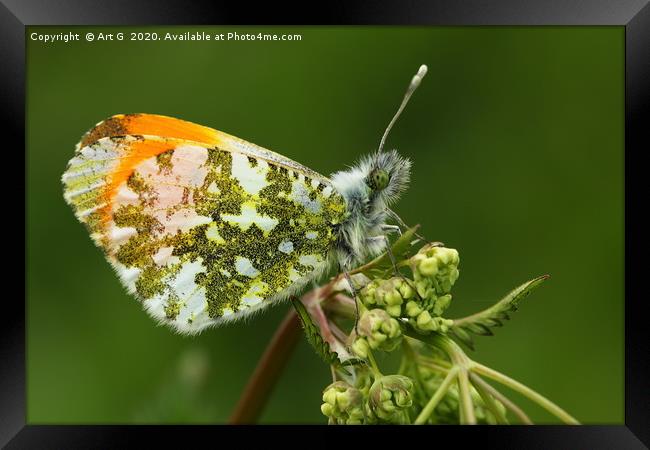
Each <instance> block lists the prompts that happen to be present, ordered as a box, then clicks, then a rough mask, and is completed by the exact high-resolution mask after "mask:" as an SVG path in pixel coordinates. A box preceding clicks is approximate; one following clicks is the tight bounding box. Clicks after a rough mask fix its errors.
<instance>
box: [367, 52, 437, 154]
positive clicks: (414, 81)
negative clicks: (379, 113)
mask: <svg viewBox="0 0 650 450" xmlns="http://www.w3.org/2000/svg"><path fill="white" fill-rule="evenodd" d="M427 70H428V68H427V66H426V65H425V64H422V65H421V66H420V69H419V70H418V73H416V74H415V75H414V76H413V79H412V80H411V84H409V87H408V89H406V93H405V94H404V99H403V100H402V104H401V105H399V109H398V110H397V112H396V113H395V115H394V116H393V119H392V120H391V121H390V123H389V124H388V126H387V127H386V131H384V135H383V136H382V137H381V142H380V143H379V150H377V153H380V152H381V151H382V149H383V148H384V144H385V143H386V138H387V137H388V133H390V130H391V128H393V125H394V124H395V122H397V118H398V117H399V116H400V114H402V111H404V107H406V104H407V103H408V102H409V99H410V98H411V95H413V92H415V90H416V89H417V88H418V86H419V85H420V83H421V82H422V78H424V76H425V75H426V74H427Z"/></svg>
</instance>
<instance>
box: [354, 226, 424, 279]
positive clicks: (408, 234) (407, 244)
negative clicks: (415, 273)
mask: <svg viewBox="0 0 650 450" xmlns="http://www.w3.org/2000/svg"><path fill="white" fill-rule="evenodd" d="M418 228H420V225H415V226H414V227H412V228H409V229H408V230H406V231H405V232H404V233H402V235H401V236H400V237H399V238H398V239H397V240H396V241H395V242H394V243H393V245H392V246H391V251H392V253H393V256H394V257H395V261H396V262H397V263H399V262H400V261H402V260H404V259H406V258H409V257H410V256H411V255H412V254H414V253H415V251H414V250H416V244H417V243H419V242H421V240H420V239H419V238H418V237H417V235H416V232H417V229H418ZM392 270H393V263H392V262H391V260H390V256H389V255H388V252H384V253H382V254H381V255H379V256H378V257H376V258H375V259H373V260H372V261H370V262H369V263H367V264H364V265H363V266H361V267H359V268H358V269H356V270H354V271H353V272H352V273H359V272H362V273H363V274H365V275H367V276H369V277H371V278H372V277H380V276H382V275H384V274H385V273H386V272H392Z"/></svg>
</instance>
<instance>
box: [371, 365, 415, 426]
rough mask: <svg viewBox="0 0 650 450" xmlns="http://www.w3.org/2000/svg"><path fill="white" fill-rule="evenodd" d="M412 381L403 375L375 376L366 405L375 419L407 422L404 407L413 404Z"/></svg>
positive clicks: (388, 421)
mask: <svg viewBox="0 0 650 450" xmlns="http://www.w3.org/2000/svg"><path fill="white" fill-rule="evenodd" d="M412 391H413V382H412V381H411V379H410V378H408V377H405V376H403V375H388V376H384V377H381V378H377V379H376V380H375V382H374V383H373V384H372V386H371V387H370V392H369V397H368V406H369V409H370V411H371V412H372V413H373V414H374V416H375V417H377V419H379V420H380V421H382V422H386V423H399V424H402V423H407V422H408V416H407V414H406V409H408V408H410V407H411V405H412V404H413V400H412Z"/></svg>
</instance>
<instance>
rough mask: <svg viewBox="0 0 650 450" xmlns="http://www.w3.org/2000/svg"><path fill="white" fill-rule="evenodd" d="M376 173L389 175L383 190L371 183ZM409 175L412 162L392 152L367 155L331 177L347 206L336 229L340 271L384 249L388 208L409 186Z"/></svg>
mask: <svg viewBox="0 0 650 450" xmlns="http://www.w3.org/2000/svg"><path fill="white" fill-rule="evenodd" d="M377 170H380V171H385V172H386V173H387V175H388V183H387V185H386V186H385V187H384V188H383V189H377V188H375V187H373V186H372V182H370V176H371V174H372V173H373V171H377ZM410 172H411V162H410V161H409V160H408V159H406V158H403V157H401V156H400V155H399V154H398V153H397V152H396V151H395V150H391V151H389V152H378V153H375V154H373V155H370V156H366V157H365V158H363V159H361V161H359V163H358V164H356V165H355V166H353V167H352V168H350V169H349V170H345V171H341V172H336V173H335V174H333V175H332V185H333V186H334V188H335V189H336V190H337V191H338V192H339V193H340V194H341V195H342V196H343V198H344V199H345V202H346V206H347V215H346V218H345V219H344V221H343V222H342V223H341V225H340V226H339V229H338V242H337V249H336V250H337V259H338V262H339V265H340V266H341V268H342V269H344V270H349V269H351V268H352V267H353V266H354V265H355V264H359V263H361V262H363V261H364V260H366V259H367V258H370V257H373V256H376V255H378V254H380V253H381V252H382V251H384V250H385V248H386V240H385V239H382V238H381V237H382V236H383V235H384V231H383V230H382V226H383V225H385V224H386V221H387V219H388V217H389V216H388V208H389V207H390V205H391V204H393V203H394V202H395V201H396V200H397V199H398V198H399V196H400V194H401V193H402V192H403V191H404V190H405V189H406V187H407V186H408V182H409V178H410ZM378 237H380V238H379V239H378Z"/></svg>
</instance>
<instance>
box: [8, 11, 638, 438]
mask: <svg viewBox="0 0 650 450" xmlns="http://www.w3.org/2000/svg"><path fill="white" fill-rule="evenodd" d="M269 23H276V24H285V25H289V24H301V25H324V24H327V25H331V24H343V25H344V24H350V25H379V24H381V25H432V26H458V25H539V26H544V25H572V26H580V25H603V26H605V25H609V26H622V27H624V28H625V184H626V186H625V227H626V229H625V233H626V234H625V236H626V238H625V255H626V267H625V290H626V293H625V294H626V301H625V425H619V426H615V425H599V426H535V427H524V426H516V427H490V428H486V427H474V428H471V429H468V427H464V428H462V429H460V428H459V427H437V428H436V429H435V431H431V429H428V430H427V429H426V427H416V429H411V430H409V431H408V432H407V433H408V434H407V436H409V440H411V439H413V438H422V437H425V436H424V435H423V434H422V433H427V436H429V439H432V438H431V436H432V434H435V436H436V437H435V441H431V442H432V443H434V442H438V439H443V436H444V438H453V439H454V441H456V442H460V441H459V439H461V438H462V439H471V440H474V441H480V442H482V443H491V444H493V445H494V446H497V447H499V448H571V449H577V448H589V449H594V448H616V449H623V448H647V447H646V445H647V443H649V442H650V420H649V419H650V416H649V414H648V411H649V407H648V406H649V404H650V401H649V400H650V396H649V395H648V394H649V392H650V391H649V389H648V387H647V380H648V375H649V372H648V351H647V347H646V346H647V344H648V342H649V339H648V327H647V326H646V324H645V322H646V320H645V317H644V315H643V302H644V301H646V300H645V299H644V298H643V297H642V296H641V295H636V294H637V292H639V293H640V291H641V290H640V286H641V283H643V281H644V280H643V278H642V277H641V276H640V275H641V270H643V264H642V263H641V264H634V263H633V262H632V261H635V260H636V259H637V257H638V256H640V254H641V252H643V249H644V247H645V246H644V245H643V244H644V238H643V233H642V229H643V227H644V225H645V223H644V221H643V220H642V218H640V217H639V218H637V217H634V214H635V210H636V209H637V205H640V204H642V203H641V202H643V197H642V195H643V194H642V192H643V190H641V189H637V188H636V187H635V186H634V184H636V183H637V182H638V181H639V179H640V172H641V170H643V169H642V166H641V164H640V163H639V158H640V156H641V155H642V154H643V151H644V150H647V149H648V148H649V147H650V145H649V144H650V142H649V138H648V132H647V124H648V123H649V122H648V114H647V112H648V103H649V102H648V101H649V99H650V6H648V0H618V1H609V0H591V1H588V0H573V1H563V0H552V1H535V0H502V1H496V0H494V1H490V0H462V1H461V0H444V1H435V2H424V1H419V2H418V1H416V0H408V1H399V0H390V1H386V0H384V1H381V2H378V1H372V0H366V1H352V0H348V1H332V2H319V3H304V4H302V5H289V4H287V5H285V6H281V5H277V4H275V3H270V2H269V3H267V4H259V5H252V4H248V3H245V2H239V3H234V2H232V3H231V4H221V3H213V2H207V1H206V2H201V1H193V2H187V1H182V0H166V1H153V0H144V1H137V2H136V1H133V0H113V1H110V2H107V1H101V0H99V1H98V0H92V1H83V0H58V1H49V0H30V1H26V0H3V1H2V4H0V55H1V58H0V61H1V62H0V66H1V67H2V71H0V76H1V77H2V88H1V90H0V97H1V98H2V107H1V109H0V110H1V111H2V123H3V130H4V133H5V138H6V137H10V138H11V142H12V143H13V144H12V146H11V147H10V148H8V149H5V155H7V153H11V155H7V156H15V157H16V161H15V164H16V165H13V162H9V161H7V160H6V159H5V160H4V162H5V169H6V171H8V172H11V173H12V174H20V173H21V172H20V171H19V170H18V169H17V167H18V165H19V164H21V163H22V164H24V157H23V158H21V157H20V156H18V155H21V152H20V149H21V148H22V149H24V148H25V36H26V27H27V26H31V25H133V24H139V25H144V24H147V25H149V24H151V25H153V24H169V25H171V24H215V25H218V24H246V25H254V24H269ZM7 145H9V144H7ZM586 163H587V164H588V162H586ZM11 168H13V169H11ZM22 173H24V172H22ZM23 182H24V180H23ZM14 186H18V184H15V185H14ZM5 189H7V190H6V191H5V192H8V193H10V194H11V195H10V196H9V197H11V198H10V199H9V200H11V201H12V202H16V203H18V201H19V198H18V195H15V194H16V191H17V190H18V189H14V190H10V187H9V186H5ZM25 195H27V194H26V193H25ZM10 206H13V204H12V205H10ZM23 208H24V206H23ZM13 210H14V211H19V210H20V209H19V207H18V205H16V208H14V209H13ZM23 211H24V209H23ZM24 217H25V220H27V218H26V216H24ZM23 230H24V228H23ZM12 233H13V234H12V235H14V234H17V233H19V232H15V231H13V232H12ZM14 254H15V255H18V254H19V253H18V252H16V253H14ZM638 259H639V260H640V258H638ZM14 267H16V268H17V267H18V264H15V265H14ZM6 276H7V275H6ZM5 283H7V284H8V280H7V281H5ZM25 285H26V283H25ZM19 298H20V297H19V295H12V294H5V295H4V296H3V314H0V321H1V325H2V326H1V327H0V333H1V335H2V338H1V340H0V445H5V444H6V445H7V448H122V447H129V446H134V445H136V443H137V442H138V441H140V439H143V438H144V439H146V441H145V442H147V443H148V444H149V445H148V446H153V445H155V443H156V442H161V443H162V442H164V443H166V444H176V445H183V444H191V445H194V444H195V443H196V445H198V443H199V442H202V441H203V439H205V440H206V441H207V442H212V443H213V445H219V442H220V439H221V438H222V436H223V434H222V433H223V432H224V431H225V428H226V427H220V428H219V430H217V431H215V429H214V428H213V427H210V426H196V427H178V426H117V425H114V426H57V425H29V424H26V423H25V422H26V420H25V417H26V410H25V404H26V395H25V387H26V383H25V376H26V373H25V315H24V312H25V308H24V306H25V305H24V304H22V303H21V302H20V301H18V300H17V299H19ZM25 298H26V295H25ZM593 351H596V350H593ZM187 428H191V430H188V429H187ZM242 429H246V430H248V429H249V427H234V428H233V427H229V428H228V430H229V431H235V432H236V431H237V430H242ZM301 429H302V430H304V429H309V433H310V434H311V433H315V432H317V431H320V432H327V433H328V434H329V433H331V434H339V433H345V434H346V435H349V431H348V430H349V428H347V427H317V426H313V427H311V426H310V427H301ZM256 430H259V431H262V432H264V433H278V437H280V436H282V437H283V439H286V438H287V437H289V435H287V434H286V433H287V430H285V429H284V427H259V428H257V429H256ZM356 430H358V431H356ZM412 430H413V431H412ZM355 431H356V432H361V433H363V434H366V435H368V436H370V433H372V435H373V436H378V437H380V438H382V439H384V438H385V437H388V435H389V434H391V433H393V434H394V435H395V436H399V435H401V433H399V434H398V433H395V431H396V430H395V429H394V428H392V427H382V428H379V429H378V428H372V430H371V431H370V427H357V428H355ZM369 431H370V433H369ZM279 433H283V434H282V435H280V434H279ZM239 434H243V433H239ZM190 436H191V439H189V437H190ZM311 436H312V437H313V436H315V435H314V434H311ZM216 438H218V439H219V440H215V439H216ZM328 439H329V438H328ZM331 439H337V438H336V437H332V438H331ZM307 443H309V442H307ZM644 443H645V444H644ZM224 444H225V442H224Z"/></svg>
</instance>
